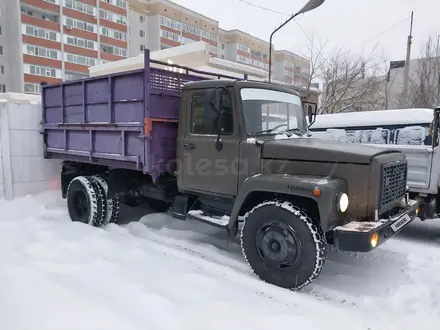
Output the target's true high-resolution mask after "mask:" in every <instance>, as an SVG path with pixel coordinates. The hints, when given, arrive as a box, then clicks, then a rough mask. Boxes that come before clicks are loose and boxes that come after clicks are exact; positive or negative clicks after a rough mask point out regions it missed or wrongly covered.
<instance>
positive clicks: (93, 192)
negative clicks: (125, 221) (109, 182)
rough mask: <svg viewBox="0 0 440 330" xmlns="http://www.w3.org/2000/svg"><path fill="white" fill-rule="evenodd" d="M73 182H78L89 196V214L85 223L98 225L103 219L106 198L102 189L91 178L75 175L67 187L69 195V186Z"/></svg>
mask: <svg viewBox="0 0 440 330" xmlns="http://www.w3.org/2000/svg"><path fill="white" fill-rule="evenodd" d="M74 182H79V183H80V184H81V185H82V186H83V187H84V188H85V190H86V193H87V195H88V198H89V203H90V204H89V216H88V221H87V223H88V224H89V225H92V226H95V227H99V226H101V225H102V223H103V221H104V219H105V211H106V204H107V203H106V200H105V194H104V189H102V187H101V186H100V185H99V184H98V183H97V182H96V181H95V180H93V179H92V178H90V177H85V176H77V177H75V178H74V179H73V180H72V181H71V182H70V183H69V186H68V187H67V194H68V195H69V191H70V188H71V187H72V184H73V183H74Z"/></svg>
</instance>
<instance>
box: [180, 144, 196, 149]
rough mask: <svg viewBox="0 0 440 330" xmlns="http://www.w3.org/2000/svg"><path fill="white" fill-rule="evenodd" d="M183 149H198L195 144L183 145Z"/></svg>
mask: <svg viewBox="0 0 440 330" xmlns="http://www.w3.org/2000/svg"><path fill="white" fill-rule="evenodd" d="M183 147H184V148H185V149H194V148H195V147H196V145H195V144H194V143H185V144H184V145H183Z"/></svg>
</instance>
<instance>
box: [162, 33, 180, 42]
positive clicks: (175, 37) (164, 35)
mask: <svg viewBox="0 0 440 330" xmlns="http://www.w3.org/2000/svg"><path fill="white" fill-rule="evenodd" d="M160 36H161V37H162V38H166V39H170V40H173V41H178V42H180V41H181V37H180V35H178V34H175V33H173V32H169V31H165V30H160Z"/></svg>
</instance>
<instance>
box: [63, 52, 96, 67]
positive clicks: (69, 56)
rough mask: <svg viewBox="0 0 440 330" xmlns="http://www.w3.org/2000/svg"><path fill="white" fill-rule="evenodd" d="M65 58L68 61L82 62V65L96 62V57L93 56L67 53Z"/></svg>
mask: <svg viewBox="0 0 440 330" xmlns="http://www.w3.org/2000/svg"><path fill="white" fill-rule="evenodd" d="M64 59H65V60H66V62H70V63H75V64H80V65H87V66H93V65H95V64H96V58H91V57H87V56H82V55H74V54H69V53H65V54H64Z"/></svg>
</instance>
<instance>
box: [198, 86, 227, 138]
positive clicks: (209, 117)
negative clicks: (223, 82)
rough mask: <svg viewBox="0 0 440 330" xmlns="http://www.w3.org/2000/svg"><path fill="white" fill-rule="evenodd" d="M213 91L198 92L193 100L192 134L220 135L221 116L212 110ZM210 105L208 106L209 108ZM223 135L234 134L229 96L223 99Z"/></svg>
mask: <svg viewBox="0 0 440 330" xmlns="http://www.w3.org/2000/svg"><path fill="white" fill-rule="evenodd" d="M212 91H213V90H209V91H206V90H205V91H203V92H196V93H194V94H193V96H192V99H191V134H203V135H215V134H218V129H219V123H220V115H219V114H218V113H217V112H214V111H212V110H211V107H210V106H209V99H210V98H211V93H212ZM207 105H208V106H207ZM222 107H223V109H222V110H223V115H222V121H221V122H222V127H221V132H222V134H232V133H233V130H234V126H233V120H232V118H233V116H232V105H231V99H230V97H229V94H227V93H225V94H223V98H222Z"/></svg>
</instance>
